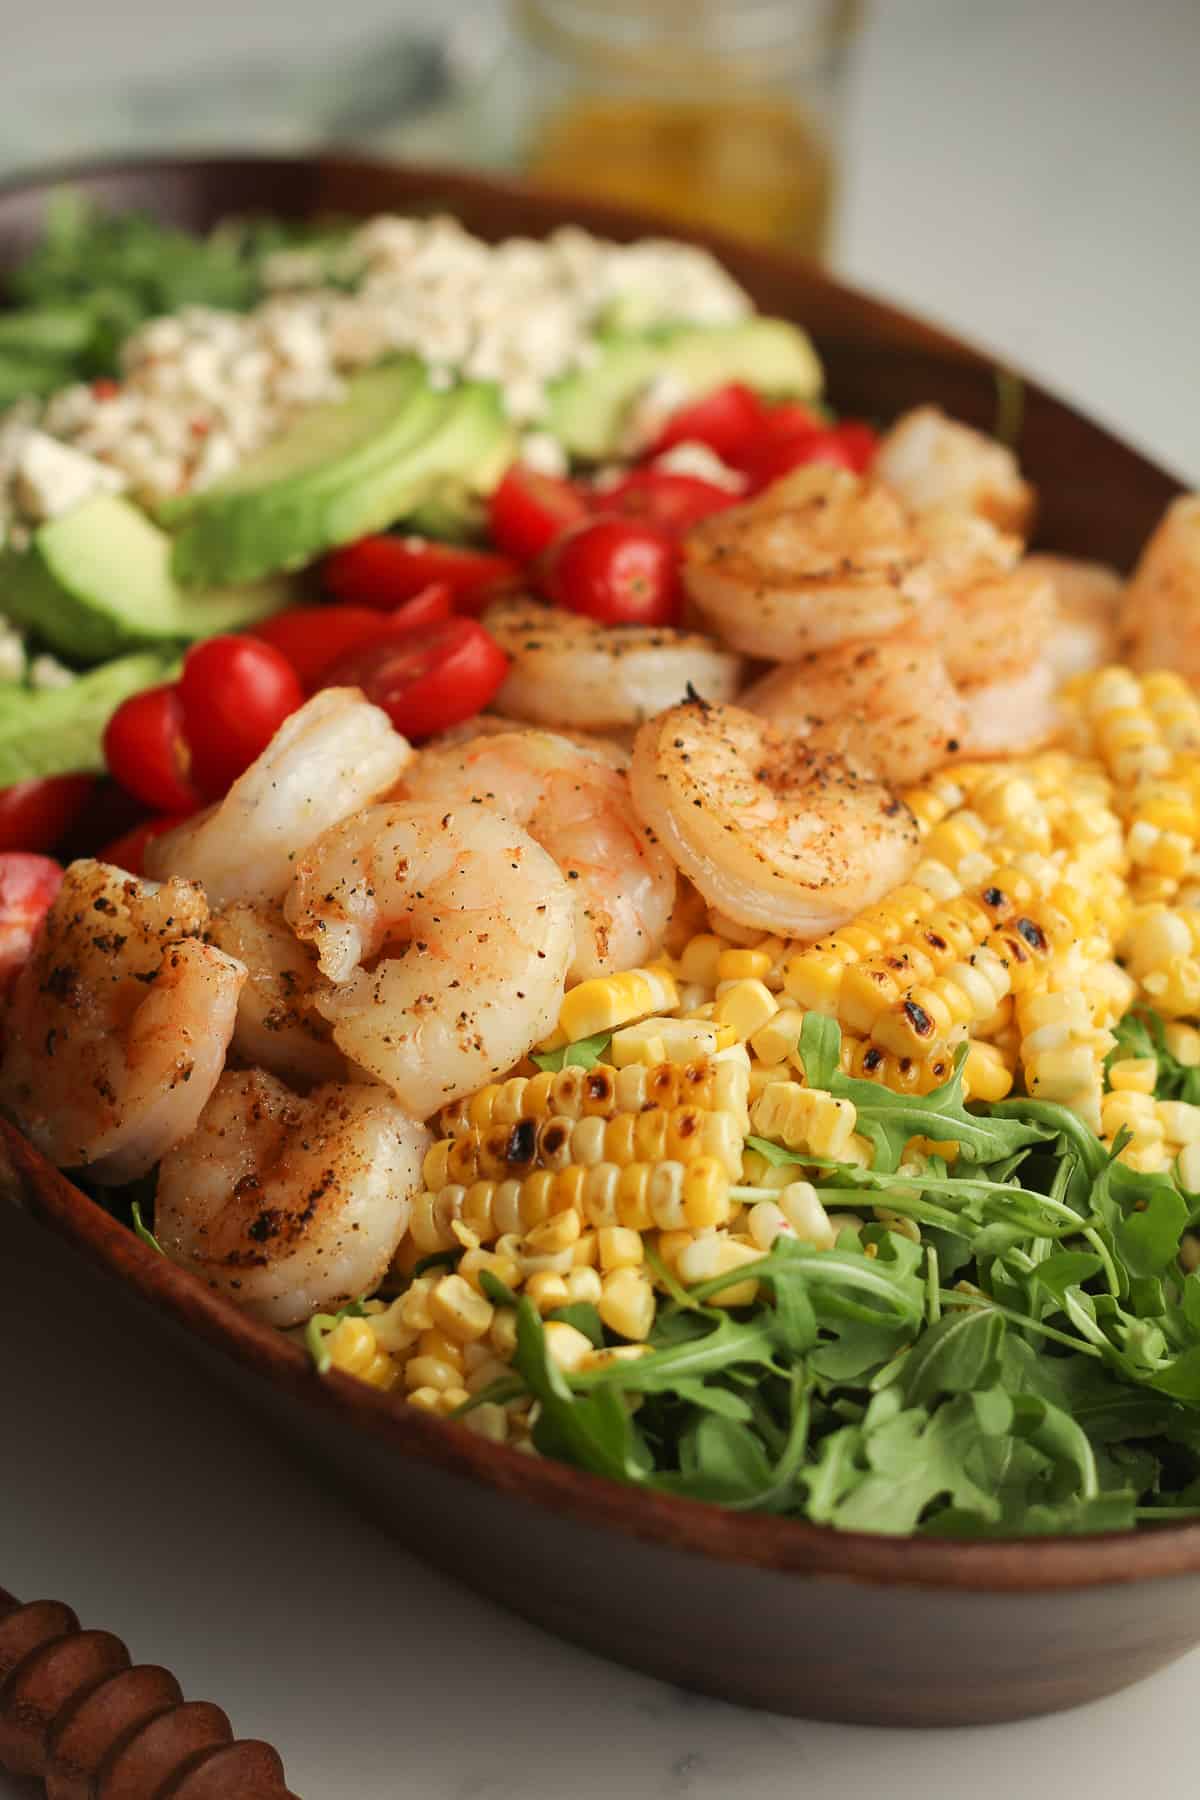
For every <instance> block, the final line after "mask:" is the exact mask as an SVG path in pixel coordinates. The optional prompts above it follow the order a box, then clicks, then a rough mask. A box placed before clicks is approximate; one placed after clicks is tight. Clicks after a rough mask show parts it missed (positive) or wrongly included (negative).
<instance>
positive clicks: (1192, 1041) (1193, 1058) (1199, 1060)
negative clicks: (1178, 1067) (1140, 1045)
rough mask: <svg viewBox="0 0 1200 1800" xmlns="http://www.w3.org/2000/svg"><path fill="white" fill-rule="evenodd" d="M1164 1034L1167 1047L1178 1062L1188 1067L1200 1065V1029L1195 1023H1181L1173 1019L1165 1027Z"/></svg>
mask: <svg viewBox="0 0 1200 1800" xmlns="http://www.w3.org/2000/svg"><path fill="white" fill-rule="evenodd" d="M1164 1036H1165V1038H1166V1044H1167V1049H1168V1050H1169V1051H1170V1052H1171V1055H1172V1056H1173V1057H1174V1058H1175V1060H1176V1062H1181V1063H1182V1064H1183V1065H1184V1067H1185V1068H1188V1069H1194V1068H1197V1067H1200V1031H1197V1030H1196V1028H1195V1026H1194V1025H1181V1024H1180V1023H1179V1022H1178V1020H1175V1019H1173V1020H1172V1021H1171V1022H1170V1024H1169V1025H1167V1026H1166V1027H1165V1030H1164Z"/></svg>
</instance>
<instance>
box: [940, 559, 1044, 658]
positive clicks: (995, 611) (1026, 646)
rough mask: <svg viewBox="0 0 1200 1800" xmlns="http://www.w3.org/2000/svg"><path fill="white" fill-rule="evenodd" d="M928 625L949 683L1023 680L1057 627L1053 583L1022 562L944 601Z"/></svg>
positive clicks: (1041, 655) (1041, 654)
mask: <svg viewBox="0 0 1200 1800" xmlns="http://www.w3.org/2000/svg"><path fill="white" fill-rule="evenodd" d="M930 624H931V629H932V633H933V635H934V637H935V639H936V642H937V646H938V648H939V650H940V651H941V653H942V656H943V658H944V660H945V664H946V668H947V669H948V671H949V673H950V677H951V679H952V680H953V681H956V682H980V681H993V680H998V679H999V678H1001V677H1005V678H1007V677H1009V676H1015V675H1021V674H1023V673H1024V672H1025V670H1027V669H1028V668H1029V667H1030V666H1031V664H1033V663H1035V662H1037V661H1038V660H1039V659H1040V658H1041V657H1043V656H1045V654H1046V651H1047V647H1048V645H1049V644H1050V643H1051V641H1052V639H1053V637H1054V634H1055V632H1056V630H1057V628H1058V603H1057V601H1056V600H1055V597H1054V584H1053V582H1052V581H1051V580H1050V579H1049V577H1048V576H1046V575H1044V574H1042V573H1040V572H1039V571H1038V570H1037V569H1036V568H1035V569H1030V568H1029V567H1028V566H1027V565H1026V564H1025V563H1021V564H1019V565H1018V567H1017V568H1016V569H1015V570H1014V571H1013V572H1012V573H1011V574H1009V575H999V576H996V577H995V578H994V579H992V580H988V581H981V582H978V583H975V584H974V585H972V586H970V587H968V588H966V589H965V590H964V591H962V592H960V593H956V594H953V595H951V596H948V597H947V598H946V599H945V600H944V601H943V602H941V603H940V604H939V605H938V606H937V607H936V608H935V609H933V610H932V611H931V614H930Z"/></svg>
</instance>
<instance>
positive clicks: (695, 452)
mask: <svg viewBox="0 0 1200 1800" xmlns="http://www.w3.org/2000/svg"><path fill="white" fill-rule="evenodd" d="M653 466H654V467H655V468H656V469H663V470H665V471H666V473H667V474H668V475H694V476H696V478H697V480H699V481H710V482H711V483H712V485H713V486H714V487H723V488H728V490H729V492H730V493H731V494H742V493H745V491H746V487H747V485H748V484H747V480H746V477H745V476H744V475H743V474H742V472H741V470H740V469H731V468H730V466H729V464H728V463H726V462H722V461H721V458H720V457H719V456H718V455H717V453H716V451H715V450H710V449H709V447H708V445H707V444H702V443H700V442H699V441H698V440H697V439H694V438H689V439H687V440H685V442H684V443H682V444H672V445H671V448H670V449H669V450H664V451H663V453H662V455H661V456H656V457H655V459H654V465H653Z"/></svg>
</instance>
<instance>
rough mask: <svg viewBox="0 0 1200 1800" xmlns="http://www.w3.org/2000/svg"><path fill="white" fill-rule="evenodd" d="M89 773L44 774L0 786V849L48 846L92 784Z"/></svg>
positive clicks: (63, 830) (74, 813)
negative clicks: (28, 779) (33, 779)
mask: <svg viewBox="0 0 1200 1800" xmlns="http://www.w3.org/2000/svg"><path fill="white" fill-rule="evenodd" d="M95 785H96V782H95V778H94V777H93V776H91V775H46V776H43V777H42V778H41V779H40V780H38V781H18V782H16V783H14V785H13V786H12V787H6V788H0V852H3V851H6V850H52V849H53V848H54V846H55V844H57V843H58V841H59V839H60V838H63V837H65V836H66V834H67V832H68V831H70V829H71V827H72V825H73V824H74V823H75V821H76V819H77V818H78V817H79V815H80V813H81V812H82V811H83V809H84V806H85V805H86V803H87V798H88V795H89V794H90V793H91V791H92V789H93V788H94V787H95Z"/></svg>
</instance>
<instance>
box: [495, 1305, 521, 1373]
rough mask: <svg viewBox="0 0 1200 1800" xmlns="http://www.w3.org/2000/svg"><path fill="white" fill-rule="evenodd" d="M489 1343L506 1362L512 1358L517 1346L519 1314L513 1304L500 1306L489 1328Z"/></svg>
mask: <svg viewBox="0 0 1200 1800" xmlns="http://www.w3.org/2000/svg"><path fill="white" fill-rule="evenodd" d="M488 1343H489V1344H490V1345H491V1346H492V1349H493V1350H494V1351H495V1352H496V1355H497V1356H499V1357H502V1358H503V1359H504V1360H505V1361H506V1362H509V1361H511V1360H512V1355H513V1352H514V1351H515V1349H516V1347H517V1315H516V1311H515V1309H514V1308H513V1307H511V1306H498V1307H497V1308H496V1316H495V1318H494V1319H493V1320H492V1323H491V1325H490V1327H489V1329H488Z"/></svg>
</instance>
